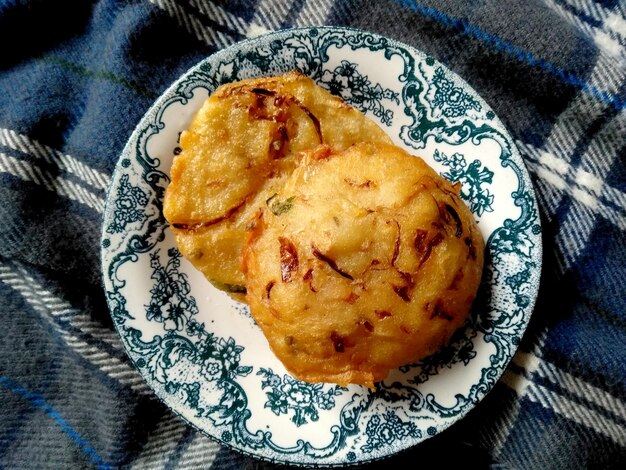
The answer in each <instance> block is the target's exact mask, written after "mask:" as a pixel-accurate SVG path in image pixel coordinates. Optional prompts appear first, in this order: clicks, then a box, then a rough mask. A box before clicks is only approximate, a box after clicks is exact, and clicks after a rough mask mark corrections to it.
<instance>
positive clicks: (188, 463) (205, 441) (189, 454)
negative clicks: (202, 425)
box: [178, 431, 220, 468]
mask: <svg viewBox="0 0 626 470" xmlns="http://www.w3.org/2000/svg"><path fill="white" fill-rule="evenodd" d="M194 432H195V435H194V436H193V439H192V440H191V442H190V443H189V445H188V446H187V448H186V449H185V451H184V452H183V453H182V455H181V457H180V459H179V460H178V467H180V468H210V467H211V465H212V464H213V462H214V461H215V458H216V457H217V453H218V452H219V450H220V445H219V444H218V443H217V442H215V441H213V440H212V439H209V438H208V437H206V436H204V435H203V434H202V433H200V432H198V431H194Z"/></svg>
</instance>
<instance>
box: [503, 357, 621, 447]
mask: <svg viewBox="0 0 626 470" xmlns="http://www.w3.org/2000/svg"><path fill="white" fill-rule="evenodd" d="M502 382H503V383H504V384H505V385H507V386H508V387H510V388H511V389H513V390H519V389H521V390H524V392H525V395H524V396H525V397H526V398H528V399H529V400H530V401H532V402H535V403H538V404H540V405H541V406H543V407H544V408H546V409H549V410H552V411H554V412H555V413H557V414H559V415H561V416H563V417H565V418H567V419H569V420H570V421H574V422H576V423H578V424H580V425H583V426H585V427H587V428H589V429H593V430H594V431H595V432H597V433H598V434H602V435H604V436H606V437H608V438H610V439H611V440H613V441H614V442H616V443H617V444H619V445H621V446H626V428H624V427H623V426H620V425H619V424H617V423H615V422H614V421H613V420H611V419H608V418H606V417H604V416H602V415H600V414H598V413H596V412H595V411H593V410H590V409H589V408H587V407H585V406H583V405H580V404H578V403H575V402H573V401H571V400H568V399H567V398H565V397H562V396H561V395H558V394H557V393H555V392H553V391H551V390H549V389H547V388H545V387H543V386H541V385H538V384H536V383H534V382H532V381H530V380H528V379H526V378H525V377H523V376H522V375H521V374H516V373H514V372H513V371H511V370H510V369H507V370H506V371H505V373H504V374H503V375H502Z"/></svg>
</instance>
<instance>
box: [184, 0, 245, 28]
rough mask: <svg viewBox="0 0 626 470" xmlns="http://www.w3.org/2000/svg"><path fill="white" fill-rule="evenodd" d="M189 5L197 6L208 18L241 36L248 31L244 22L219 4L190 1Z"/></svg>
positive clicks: (200, 0)
mask: <svg viewBox="0 0 626 470" xmlns="http://www.w3.org/2000/svg"><path fill="white" fill-rule="evenodd" d="M189 4H190V5H193V6H195V7H196V8H197V9H198V11H199V12H200V13H202V14H203V15H205V16H206V17H207V18H210V19H211V20H212V21H214V22H216V23H218V24H219V25H221V26H226V27H228V28H229V29H231V30H233V31H236V32H238V33H239V34H245V33H246V29H248V25H247V23H246V22H245V21H244V20H242V19H241V18H239V17H238V16H236V15H233V14H232V13H231V12H229V11H227V10H225V9H224V8H222V7H221V6H220V5H219V4H215V3H213V2H210V1H206V0H190V1H189Z"/></svg>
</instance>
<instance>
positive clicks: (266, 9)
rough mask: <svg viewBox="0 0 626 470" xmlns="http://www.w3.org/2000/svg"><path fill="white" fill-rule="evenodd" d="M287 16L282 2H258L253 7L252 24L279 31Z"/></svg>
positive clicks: (287, 13)
mask: <svg viewBox="0 0 626 470" xmlns="http://www.w3.org/2000/svg"><path fill="white" fill-rule="evenodd" d="M287 15H289V11H288V10H287V9H286V7H285V5H284V4H283V3H282V2H277V1H275V0H260V1H259V2H258V3H257V4H256V5H255V7H254V16H253V17H252V23H255V24H261V25H266V26H267V27H269V29H280V28H281V27H282V25H283V22H284V21H285V19H286V18H287Z"/></svg>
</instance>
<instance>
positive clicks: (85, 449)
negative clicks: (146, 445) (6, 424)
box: [0, 375, 112, 469]
mask: <svg viewBox="0 0 626 470" xmlns="http://www.w3.org/2000/svg"><path fill="white" fill-rule="evenodd" d="M0 386H1V387H3V388H5V389H7V390H9V391H11V392H13V393H14V394H16V395H19V396H21V397H23V398H25V399H27V400H29V401H30V402H31V403H32V404H33V405H35V406H36V407H38V408H40V409H41V410H43V411H44V412H45V413H46V414H47V415H48V416H49V417H50V418H52V420H53V421H54V422H55V423H56V424H57V425H58V426H59V427H60V428H61V430H62V431H63V432H64V433H65V434H66V435H67V436H68V437H69V438H70V439H71V440H72V441H73V442H74V443H75V444H76V445H77V446H78V448H79V449H80V451H81V452H82V453H83V454H85V455H86V456H87V457H88V458H89V460H90V461H91V462H93V463H95V464H96V465H97V466H98V468H100V469H110V468H112V467H111V466H110V465H109V464H108V463H106V462H105V461H104V459H103V458H102V457H101V456H100V455H98V452H97V451H96V450H95V449H94V448H93V447H91V445H90V444H89V441H87V439H85V438H83V437H82V436H81V435H80V434H79V433H78V432H76V430H75V429H74V428H73V427H72V426H71V425H70V424H69V423H68V422H67V421H66V420H65V418H63V416H62V415H61V414H60V413H59V412H58V411H56V410H55V409H54V408H53V407H52V406H51V405H50V404H49V403H48V402H46V400H45V399H44V398H43V397H42V396H41V395H40V394H38V393H35V392H31V391H30V390H28V389H26V388H24V387H21V386H20V385H19V384H17V383H15V382H13V381H12V380H11V379H9V378H8V377H4V376H1V375H0Z"/></svg>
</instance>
